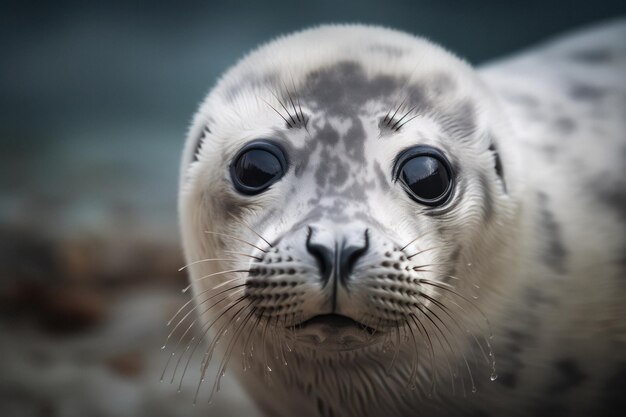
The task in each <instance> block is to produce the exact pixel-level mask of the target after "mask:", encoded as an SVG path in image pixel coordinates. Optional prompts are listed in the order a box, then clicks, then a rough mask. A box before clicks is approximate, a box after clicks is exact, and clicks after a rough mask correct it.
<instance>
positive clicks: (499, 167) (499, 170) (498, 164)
mask: <svg viewBox="0 0 626 417" xmlns="http://www.w3.org/2000/svg"><path fill="white" fill-rule="evenodd" d="M489 150H490V151H491V153H493V159H494V169H495V170H496V175H497V176H498V178H500V181H501V182H502V189H503V190H504V192H505V193H506V192H507V191H506V182H505V181H504V168H503V167H502V161H501V160H500V153H499V152H498V148H496V144H495V143H494V142H493V141H491V143H490V144H489Z"/></svg>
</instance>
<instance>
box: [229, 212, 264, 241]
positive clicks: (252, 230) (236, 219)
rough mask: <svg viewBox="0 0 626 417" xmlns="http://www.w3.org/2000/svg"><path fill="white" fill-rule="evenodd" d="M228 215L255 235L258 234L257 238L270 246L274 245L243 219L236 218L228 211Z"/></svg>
mask: <svg viewBox="0 0 626 417" xmlns="http://www.w3.org/2000/svg"><path fill="white" fill-rule="evenodd" d="M228 215H229V216H230V217H232V218H233V219H234V220H235V221H237V222H239V223H240V224H241V225H243V226H245V227H246V228H247V229H248V230H250V231H251V232H252V233H254V234H255V235H257V236H258V238H259V239H261V240H262V241H263V242H265V243H267V245H268V246H269V247H270V248H273V247H274V246H273V245H272V244H271V243H270V242H268V241H267V239H265V238H264V237H263V236H261V235H260V234H259V233H258V232H257V231H256V230H254V229H253V228H252V227H250V225H248V224H247V223H246V222H244V221H243V220H241V219H238V218H237V216H235V215H234V214H232V213H230V212H229V213H228Z"/></svg>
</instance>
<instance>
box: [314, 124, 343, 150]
mask: <svg viewBox="0 0 626 417" xmlns="http://www.w3.org/2000/svg"><path fill="white" fill-rule="evenodd" d="M315 139H316V140H317V141H319V142H321V143H324V144H328V145H336V144H337V143H338V142H339V132H337V131H336V130H335V129H334V128H333V127H332V126H331V124H330V123H328V122H326V124H324V127H322V128H321V129H320V130H319V131H318V132H317V135H315Z"/></svg>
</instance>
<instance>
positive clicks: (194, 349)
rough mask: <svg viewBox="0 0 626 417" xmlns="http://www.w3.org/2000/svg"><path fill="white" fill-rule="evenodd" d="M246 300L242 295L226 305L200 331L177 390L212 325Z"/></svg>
mask: <svg viewBox="0 0 626 417" xmlns="http://www.w3.org/2000/svg"><path fill="white" fill-rule="evenodd" d="M247 298H248V296H247V295H242V296H241V297H239V298H237V299H236V300H234V301H232V302H231V303H230V304H228V305H227V306H226V307H225V309H224V310H222V312H221V313H220V314H219V316H218V317H217V318H216V319H215V320H213V321H212V322H211V323H210V324H209V325H208V327H207V328H206V329H201V332H202V337H200V338H199V339H198V341H197V343H196V344H195V345H194V347H193V350H192V351H191V354H190V355H189V358H188V359H187V363H186V364H185V368H184V369H183V373H182V376H181V377H180V383H179V384H178V389H179V390H180V389H181V387H182V385H183V379H184V378H185V374H186V373H187V369H188V368H189V363H190V362H191V358H192V357H193V354H194V352H195V351H196V349H197V348H198V346H199V345H200V343H201V342H202V340H204V338H205V337H206V335H207V333H208V331H209V330H210V329H211V327H213V325H214V324H215V323H217V322H218V321H219V320H220V319H221V318H222V317H223V316H224V314H226V313H227V312H228V311H230V310H231V309H232V308H234V307H235V306H237V305H238V304H239V303H241V302H243V301H245V300H246V299H247ZM182 358H183V356H182V355H181V356H180V358H179V359H178V363H177V364H176V367H175V368H174V374H173V375H172V380H173V379H174V377H175V375H176V370H177V369H178V365H179V363H180V360H181V359H182Z"/></svg>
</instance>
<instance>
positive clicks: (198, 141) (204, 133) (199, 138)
mask: <svg viewBox="0 0 626 417" xmlns="http://www.w3.org/2000/svg"><path fill="white" fill-rule="evenodd" d="M210 133H211V129H209V127H208V126H204V127H203V128H202V131H201V132H200V134H199V135H198V136H197V137H196V142H195V143H194V146H193V153H192V154H191V162H196V161H197V160H198V153H199V152H200V149H201V148H202V144H203V143H204V140H205V139H206V137H207V135H209V134H210Z"/></svg>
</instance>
